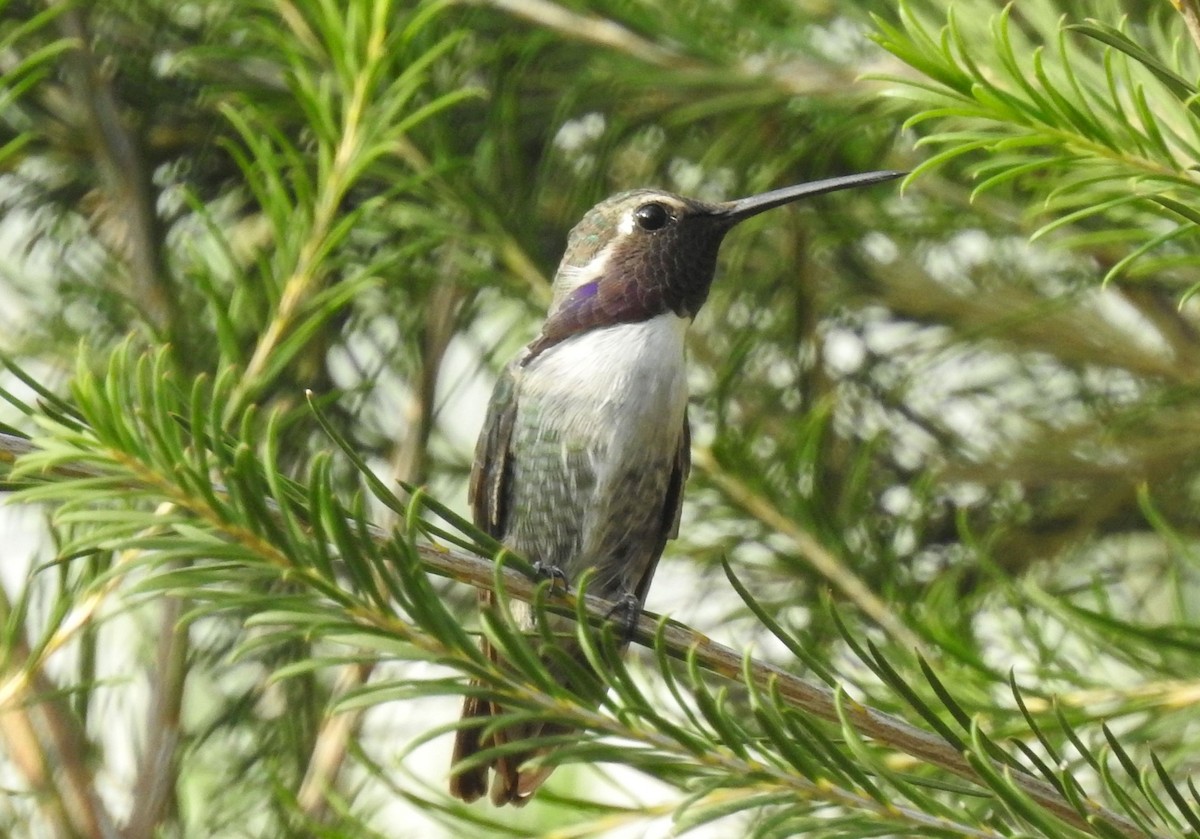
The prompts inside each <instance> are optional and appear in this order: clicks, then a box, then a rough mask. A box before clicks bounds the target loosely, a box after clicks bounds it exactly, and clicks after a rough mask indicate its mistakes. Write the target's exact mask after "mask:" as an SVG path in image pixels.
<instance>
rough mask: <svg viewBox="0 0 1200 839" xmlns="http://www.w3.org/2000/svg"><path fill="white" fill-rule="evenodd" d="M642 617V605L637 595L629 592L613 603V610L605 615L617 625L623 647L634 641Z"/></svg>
mask: <svg viewBox="0 0 1200 839" xmlns="http://www.w3.org/2000/svg"><path fill="white" fill-rule="evenodd" d="M641 616H642V604H641V603H640V602H639V601H638V599H637V596H636V595H634V594H632V593H630V592H628V591H627V592H625V593H624V594H622V595H621V597H620V599H618V600H617V601H616V602H615V603H613V606H612V608H611V609H609V610H608V614H607V615H605V617H606V618H608V619H609V620H611V621H613V622H614V623H616V624H617V627H618V631H619V632H620V639H621V645H622V646H624V645H626V644H628V643H629V642H630V641H632V640H633V635H634V633H635V632H636V631H637V625H638V618H640V617H641Z"/></svg>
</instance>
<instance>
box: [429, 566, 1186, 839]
mask: <svg viewBox="0 0 1200 839" xmlns="http://www.w3.org/2000/svg"><path fill="white" fill-rule="evenodd" d="M418 551H419V553H420V556H421V562H422V564H423V566H424V568H425V570H427V571H429V572H430V573H433V574H436V575H438V576H442V577H448V578H450V579H453V580H457V581H458V582H462V583H466V584H468V585H471V586H474V587H475V588H480V589H489V590H491V589H495V588H496V568H495V565H494V564H493V563H492V562H490V561H488V560H486V559H481V558H478V557H475V556H471V555H468V554H462V553H457V552H454V551H450V550H447V549H445V548H442V547H437V548H434V547H427V546H419V547H418ZM501 585H502V586H503V587H504V591H505V593H506V594H507V595H508V596H509V597H511V598H514V599H517V600H523V601H526V602H533V601H534V600H535V599H536V592H537V590H538V589H539V587H540V586H541V581H539V580H535V579H531V578H530V577H528V576H526V575H525V574H523V573H521V572H520V571H517V570H514V569H511V568H505V569H503V570H502V573H501ZM576 602H577V598H576V597H575V596H574V595H572V594H570V593H555V594H553V595H552V596H551V597H550V598H549V602H548V603H547V606H548V608H549V609H550V611H553V612H556V613H561V614H564V615H570V616H574V615H575V614H576V610H575V603H576ZM584 603H585V605H586V607H587V612H588V616H589V617H590V618H591V619H592V620H593V622H595V623H604V622H605V621H607V620H609V618H610V616H611V615H612V611H613V604H612V603H610V602H609V601H607V600H602V599H600V598H598V597H592V596H590V595H588V596H585V597H584ZM661 620H662V619H661V617H660V616H658V615H655V614H654V613H652V612H643V613H642V615H641V617H639V618H638V622H637V626H636V628H635V629H634V632H633V634H632V640H633V641H634V642H636V643H638V644H641V645H642V646H644V647H647V648H650V649H654V648H655V645H656V643H661V645H662V648H663V649H664V650H665V651H666V652H667V654H668V655H670V656H671V657H672V658H675V659H678V660H680V661H695V663H696V664H697V665H698V666H699V667H700V668H701V669H704V670H707V671H708V672H710V673H714V674H716V675H718V676H721V677H723V678H725V679H730V680H733V681H740V680H741V679H742V678H743V676H744V675H746V674H748V676H749V681H751V682H752V683H753V684H754V686H755V687H757V688H759V689H760V690H763V691H764V692H768V693H769V692H771V691H772V690H773V691H775V692H776V693H778V695H779V696H780V697H782V698H783V699H784V700H785V701H786V702H787V703H788V704H789V705H790V706H791V707H793V708H796V709H798V710H801V711H804V712H805V713H808V714H811V715H812V716H814V717H818V718H820V719H822V720H826V721H828V722H833V723H839V724H840V723H842V722H843V715H847V716H848V718H849V723H850V725H851V726H852V727H853V728H854V730H855V731H856V732H857V733H858V734H859V735H861V736H863V737H865V738H869V739H871V740H873V741H875V742H876V743H878V744H879V745H881V746H886V747H888V748H891V749H895V750H896V751H899V752H903V753H905V754H908V755H911V756H912V757H915V758H917V759H918V760H921V761H923V762H925V763H928V764H929V765H931V766H935V767H938V768H940V769H942V770H944V771H946V772H949V773H951V774H953V775H956V776H958V777H959V778H963V779H964V780H967V781H970V782H971V783H974V784H978V785H980V786H983V787H985V788H989V787H988V785H987V783H986V780H985V779H984V778H983V777H982V776H981V774H980V773H979V772H978V771H977V770H976V769H975V768H974V767H973V766H972V765H971V763H970V761H969V760H968V759H967V755H966V754H965V753H964V752H960V751H958V750H956V749H955V748H954V747H953V746H951V745H950V744H949V743H947V742H946V741H945V740H943V739H941V738H939V737H936V736H934V735H932V734H929V733H928V732H926V731H923V730H921V729H919V728H916V727H915V726H913V725H910V724H909V723H907V722H905V721H904V720H902V719H900V718H899V717H896V716H893V715H891V714H888V713H885V712H883V711H878V710H876V709H874V708H871V707H868V706H866V705H862V704H859V703H857V702H849V703H847V702H846V701H844V700H839V697H838V695H837V693H836V692H835V691H833V690H832V689H830V688H828V687H826V686H825V685H819V684H814V683H812V682H808V681H805V680H804V679H801V678H799V677H797V676H795V675H793V674H791V673H788V672H787V671H786V670H783V669H781V668H779V667H777V666H775V665H774V664H768V663H766V662H762V661H756V660H753V659H751V660H750V661H749V663H748V664H747V662H746V661H745V658H744V656H743V655H742V654H741V653H739V652H738V651H737V650H735V649H733V648H732V647H727V646H725V645H724V644H719V643H717V642H716V641H713V640H712V639H711V638H709V637H708V636H706V635H704V634H703V633H700V632H698V631H696V630H695V629H692V628H691V627H689V626H686V625H684V624H681V623H677V622H675V621H669V622H668V623H667V625H666V627H665V628H661V627H660V623H661ZM660 638H661V641H658V639H660ZM976 758H977V759H978V760H985V761H987V763H988V764H990V766H991V769H992V771H993V772H994V773H996V774H998V775H1000V776H1001V777H1005V776H1007V777H1008V778H1011V780H1012V782H1013V783H1014V784H1016V785H1017V786H1018V787H1020V789H1021V791H1022V792H1023V793H1025V794H1026V795H1027V796H1029V798H1030V799H1032V800H1033V801H1035V802H1037V804H1038V805H1040V806H1041V807H1043V808H1044V809H1045V810H1047V811H1048V812H1050V813H1053V814H1054V815H1055V816H1057V817H1058V818H1059V819H1061V820H1062V821H1064V822H1067V823H1068V824H1071V825H1074V826H1075V827H1078V828H1079V829H1081V830H1085V831H1088V832H1092V831H1094V827H1093V826H1092V824H1091V822H1092V821H1094V820H1099V821H1102V822H1103V823H1104V824H1105V825H1106V826H1107V827H1109V828H1111V829H1112V830H1114V831H1116V833H1117V834H1119V835H1120V836H1123V837H1127V839H1159V837H1165V834H1158V833H1147V832H1146V831H1144V830H1142V829H1141V828H1140V827H1138V826H1137V825H1136V824H1134V823H1133V822H1132V821H1130V820H1129V819H1127V818H1125V817H1124V816H1122V815H1121V814H1119V813H1117V812H1115V811H1113V810H1110V809H1108V808H1107V807H1104V806H1102V805H1100V804H1097V803H1096V802H1094V801H1091V800H1081V801H1080V802H1079V808H1078V809H1077V808H1076V806H1075V805H1074V804H1072V803H1071V801H1069V800H1068V799H1067V798H1065V797H1064V796H1063V795H1061V794H1060V793H1059V792H1058V790H1056V789H1055V788H1054V787H1053V786H1051V785H1050V784H1049V783H1047V782H1045V781H1043V780H1041V779H1040V778H1037V777H1035V776H1033V775H1031V774H1029V773H1028V772H1025V771H1022V770H1019V769H1016V768H1014V767H1013V766H1011V765H1009V764H1001V763H999V762H998V761H995V760H992V759H990V758H984V757H981V756H976ZM1081 810H1082V813H1081Z"/></svg>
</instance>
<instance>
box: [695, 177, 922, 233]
mask: <svg viewBox="0 0 1200 839" xmlns="http://www.w3.org/2000/svg"><path fill="white" fill-rule="evenodd" d="M907 174H908V173H907V172H894V171H891V170H884V171H880V172H864V173H862V174H860V175H842V176H841V177H838V178H826V179H824V180H821V181H812V182H810V183H806V184H796V185H795V186H785V187H783V188H782V189H773V190H771V191H770V192H764V193H761V194H760V195H751V196H750V197H749V198H739V199H738V200H736V201H726V202H725V203H724V204H719V205H718V207H720V209H719V210H718V211H717V214H718V215H719V216H721V217H722V218H725V219H728V220H729V223H730V224H737V223H738V222H739V221H742V220H743V219H748V218H750V217H751V216H756V215H758V214H759V213H761V212H763V211H764V210H769V209H771V208H772V207H778V206H780V205H781V204H790V203H792V202H793V201H798V200H800V199H801V198H808V197H810V196H813V195H823V194H825V193H826V192H837V191H838V190H839V189H850V188H851V187H855V186H870V185H871V184H878V183H883V182H884V181H891V180H895V179H896V178H902V177H904V176H905V175H907Z"/></svg>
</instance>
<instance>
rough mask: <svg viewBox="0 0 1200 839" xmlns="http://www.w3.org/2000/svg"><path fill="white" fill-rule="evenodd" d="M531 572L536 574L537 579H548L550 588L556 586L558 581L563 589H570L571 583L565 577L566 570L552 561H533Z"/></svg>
mask: <svg viewBox="0 0 1200 839" xmlns="http://www.w3.org/2000/svg"><path fill="white" fill-rule="evenodd" d="M533 572H534V573H535V574H537V575H538V578H539V579H542V580H549V581H550V588H551V589H552V590H553V589H556V588H558V586H559V583H561V584H562V590H563V591H570V590H571V583H570V581H569V580H568V579H567V572H566V571H564V570H562V569H561V568H559V567H558V566H557V565H555V564H554V563H552V562H542V561H541V560H540V559H539V560H538V561H537V562H535V563H533Z"/></svg>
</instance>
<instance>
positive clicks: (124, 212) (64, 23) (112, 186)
mask: <svg viewBox="0 0 1200 839" xmlns="http://www.w3.org/2000/svg"><path fill="white" fill-rule="evenodd" d="M62 4H63V3H62V0H48V2H47V5H48V6H50V7H51V8H53V7H55V6H59V5H62ZM59 25H60V27H61V29H62V32H63V34H64V35H65V36H67V37H68V38H70V39H72V40H73V41H75V42H76V47H75V49H74V50H71V51H70V52H68V53H67V54H66V65H67V67H68V69H69V70H70V78H71V89H72V90H73V92H74V98H75V100H76V105H77V106H78V107H80V108H82V109H83V110H84V112H85V113H86V115H87V118H86V123H85V125H84V128H85V130H86V131H87V133H88V135H89V136H90V140H91V142H90V148H91V152H92V157H93V158H94V159H95V162H96V166H97V169H98V170H99V171H100V175H101V178H102V183H103V185H104V189H105V190H106V191H107V193H108V202H107V204H108V210H109V211H108V214H107V217H106V219H105V221H107V222H108V223H109V224H110V225H111V229H113V230H114V231H116V232H117V234H118V235H116V236H114V237H113V238H114V239H115V241H114V242H113V243H112V244H114V245H115V246H116V250H117V252H118V253H119V254H120V255H121V257H122V259H123V260H124V262H125V265H126V266H127V268H128V269H129V280H130V283H131V288H129V289H128V290H127V291H126V296H127V297H128V299H129V300H130V301H131V302H132V303H133V304H134V306H135V307H136V308H137V309H138V310H139V311H140V312H142V314H143V315H144V316H145V317H146V320H147V321H148V322H149V323H150V325H151V327H152V328H153V329H154V330H155V331H156V332H157V333H158V334H159V335H166V336H168V337H169V340H170V341H171V342H172V343H174V344H176V345H178V346H180V347H184V348H186V347H187V344H188V342H187V340H186V339H187V336H188V334H189V330H186V329H184V328H183V323H182V320H181V316H180V312H179V310H178V307H176V306H175V305H174V302H173V301H174V300H175V294H174V292H173V290H172V289H171V288H170V287H169V283H168V282H167V276H168V275H167V270H166V261H165V259H164V258H163V252H162V230H161V224H160V223H159V219H158V213H157V212H156V208H155V202H156V195H155V190H154V184H153V181H152V180H151V177H150V168H149V166H148V165H147V163H146V161H145V159H144V157H143V155H142V152H141V149H140V148H139V143H138V139H137V137H136V135H135V134H134V132H133V131H131V130H130V129H129V128H128V127H127V126H126V124H125V121H124V120H123V119H122V118H121V113H120V105H119V103H118V101H117V97H116V95H115V94H114V93H113V89H112V85H111V84H110V83H109V80H108V79H107V78H106V77H105V75H104V73H103V72H102V71H101V69H100V67H99V65H98V63H97V61H96V58H95V55H94V54H93V53H92V50H91V46H90V43H91V38H90V35H89V33H88V31H87V25H86V23H85V22H84V18H83V14H82V13H81V12H80V11H79V9H77V8H68V9H67V10H66V11H65V12H63V13H62V16H61V17H60V19H59Z"/></svg>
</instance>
